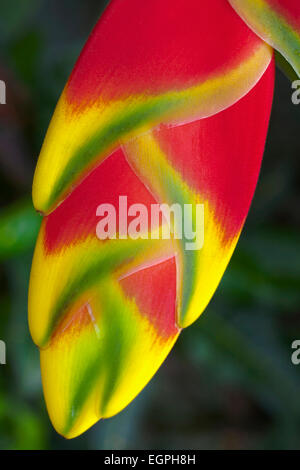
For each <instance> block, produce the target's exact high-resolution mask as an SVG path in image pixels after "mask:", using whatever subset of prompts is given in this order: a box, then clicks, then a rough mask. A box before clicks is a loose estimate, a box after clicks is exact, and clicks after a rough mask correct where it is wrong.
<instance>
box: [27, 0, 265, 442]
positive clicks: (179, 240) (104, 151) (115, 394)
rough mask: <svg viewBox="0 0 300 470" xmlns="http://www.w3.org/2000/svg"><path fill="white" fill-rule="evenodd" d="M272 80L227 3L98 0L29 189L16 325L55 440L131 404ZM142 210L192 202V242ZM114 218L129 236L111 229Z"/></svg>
mask: <svg viewBox="0 0 300 470" xmlns="http://www.w3.org/2000/svg"><path fill="white" fill-rule="evenodd" d="M273 87H274V60H273V58H272V49H271V48H270V46H269V45H267V44H266V43H265V42H264V41H263V40H262V39H260V38H259V37H258V36H257V35H256V34H255V33H253V32H252V30H251V29H250V28H249V27H248V26H247V25H246V24H245V22H244V21H243V20H242V19H241V18H240V17H239V16H238V15H237V14H236V12H235V11H234V10H233V9H232V7H231V6H230V4H229V3H228V1H227V0H210V2H204V1H200V0H189V2H188V6H187V2H186V1H185V0H149V1H147V2H141V1H140V0H112V1H111V3H110V5H109V7H108V8H107V9H106V11H105V13H104V14H103V16H102V17H101V19H100V20H99V22H98V23H97V25H96V27H95V29H94V31H93V33H92V35H91V37H90V39H89V40H88V42H87V44H86V46H85V48H84V49H83V52H82V54H81V56H80V58H79V60H78V62H77V64H76V66H75V68H74V70H73V73H72V74H71V77H70V79H69V81H68V83H67V85H66V87H65V89H64V91H63V94H62V96H61V98H60V101H59V103H58V105H57V108H56V110H55V113H54V116H53V119H52V122H51V124H50V127H49V130H48V133H47V136H46V139H45V142H44V145H43V148H42V152H41V155H40V158H39V161H38V165H37V169H36V173H35V177H34V184H33V200H34V205H35V208H36V209H37V210H38V211H40V212H41V213H43V214H44V215H45V217H44V219H43V222H42V226H41V230H40V233H39V237H38V240H37V244H36V249H35V254H34V259H33V265H32V272H31V280H30V289H29V324H30V330H31V334H32V337H33V340H34V341H35V343H36V344H37V345H38V347H39V348H40V352H41V372H42V381H43V388H44V394H45V398H46V404H47V408H48V411H49V415H50V418H51V420H52V422H53V425H54V427H55V428H56V429H57V431H58V432H59V433H61V434H62V435H64V436H65V437H68V438H72V437H75V436H77V435H79V434H81V433H82V432H84V431H85V430H86V429H88V428H89V427H90V426H92V425H93V424H94V423H95V422H96V421H98V420H99V419H100V418H107V417H110V416H112V415H114V414H116V413H118V412H119V411H120V410H122V409H123V408H124V407H125V406H126V405H127V404H128V403H130V402H131V401H132V400H133V399H134V397H135V396H136V395H137V394H138V393H139V392H140V391H141V390H142V389H143V387H144V386H145V385H146V384H147V382H148V381H149V380H150V379H151V377H152V376H153V375H154V374H155V372H156V371H157V369H158V368H159V366H160V365H161V363H162V362H163V361H164V359H165V358H166V356H167V355H168V353H169V351H170V350H171V348H172V347H173V345H174V343H175V341H176V339H177V338H178V335H179V334H180V332H181V330H182V329H183V328H185V327H187V326H188V325H190V324H191V323H193V322H194V321H195V320H196V319H197V318H198V317H199V315H200V314H201V313H202V312H203V310H204V309H205V307H206V306H207V304H208V302H209V301H210V299H211V297H212V295H213V294H214V291H215V290H216V288H217V286H218V284H219V282H220V279H221V278H222V275H223V273H224V271H225V269H226V266H227V264H228V262H229V260H230V257H231V255H232V253H233V251H234V248H235V246H236V243H237V241H238V238H239V235H240V233H241V230H242V227H243V224H244V222H245V219H246V216H247V213H248V210H249V207H250V204H251V200H252V197H253V194H254V190H255V186H256V183H257V179H258V175H259V170H260V165H261V159H262V155H263V150H264V145H265V139H266V135H267V129H268V123H269V117H270V111H271V105H272V97H273ZM157 204H165V205H168V207H174V205H176V207H183V206H184V207H192V208H195V207H198V206H200V205H202V206H203V207H204V218H203V217H200V218H199V220H200V223H199V224H198V223H197V217H196V229H197V230H198V231H199V230H200V229H201V227H200V225H201V226H202V228H204V244H203V246H202V245H201V247H198V248H199V249H189V248H188V247H187V246H188V245H187V244H188V243H189V242H190V237H189V236H188V235H187V234H186V232H185V231H184V233H182V234H181V235H182V237H180V236H177V235H178V234H179V231H180V230H179V228H180V227H179V226H178V224H177V222H178V220H177V221H174V220H172V221H168V220H167V218H166V216H165V214H163V215H162V217H160V218H159V219H157V220H156V221H155V223H153V220H152V219H151V220H150V215H149V214H152V208H153V206H155V205H157ZM103 205H105V206H104V207H106V211H107V212H109V208H113V213H114V216H115V220H114V221H112V225H111V227H112V229H111V232H110V237H108V238H107V239H101V237H99V236H98V231H97V230H98V227H99V223H100V224H102V222H101V220H102V219H100V217H99V216H100V215H101V216H104V213H103V212H101V211H100V212H99V207H100V206H101V207H103ZM143 208H144V209H145V211H146V214H147V224H146V225H145V226H143V227H141V222H140V220H141V219H139V217H138V216H137V214H138V212H141V211H142V209H143ZM127 209H128V210H127ZM193 210H194V209H193ZM130 211H131V212H130ZM194 215H195V214H194V213H190V214H189V216H188V219H189V221H190V222H193V221H194ZM196 215H197V214H196ZM202 215H203V214H202ZM137 219H138V220H139V222H137ZM99 221H100V222H99ZM128 221H129V224H130V223H133V224H135V227H136V229H137V227H138V225H140V227H139V229H140V236H138V237H131V238H130V237H126V235H128V234H127V225H126V224H127V223H128ZM107 224H108V225H109V226H110V223H109V222H107ZM170 224H171V226H172V227H171V228H172V230H171V236H170V237H169V238H167V237H166V238H163V237H161V236H160V235H161V233H162V232H163V230H164V229H165V228H166V227H168V226H169V225H170ZM124 227H125V229H124ZM124 230H125V232H124ZM197 230H196V231H197ZM137 231H138V230H137ZM124 235H125V236H124ZM200 248H201V249H200Z"/></svg>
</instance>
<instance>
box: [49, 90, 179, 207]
mask: <svg viewBox="0 0 300 470" xmlns="http://www.w3.org/2000/svg"><path fill="white" fill-rule="evenodd" d="M184 102H185V97H178V96H176V95H175V96H174V98H172V99H171V98H170V96H168V97H154V98H153V99H151V100H150V101H149V102H147V103H146V104H145V103H142V104H138V105H136V106H132V107H131V109H130V108H129V109H128V111H126V112H124V113H123V114H121V116H116V118H115V119H114V120H112V121H111V122H108V123H107V125H106V126H105V127H101V128H100V129H99V130H98V131H97V132H96V133H95V134H94V135H93V136H92V137H91V138H90V139H89V140H88V141H87V142H86V143H84V144H83V145H82V146H81V147H79V149H78V150H77V151H76V152H75V153H74V154H73V155H72V157H71V159H70V161H69V162H68V164H67V166H66V167H65V169H64V171H63V173H62V175H61V176H60V177H59V179H58V180H57V182H56V184H55V186H54V188H53V191H52V196H51V199H50V200H49V203H48V209H50V208H51V207H53V206H54V205H55V202H56V201H57V199H59V197H60V196H61V195H62V194H63V193H64V192H65V191H66V188H68V186H69V185H70V184H71V182H72V181H73V180H74V179H77V178H78V175H80V173H81V172H82V171H83V170H84V169H85V168H86V167H89V166H91V165H92V164H93V163H94V162H95V160H96V159H97V158H99V156H100V155H101V154H104V153H105V151H108V150H110V149H111V147H112V146H113V144H115V145H116V144H117V143H119V141H120V140H121V139H123V138H125V137H126V136H127V135H128V134H129V133H130V132H132V131H134V130H135V129H137V128H139V127H142V126H143V125H145V124H147V123H149V125H150V126H153V125H154V124H155V121H156V120H158V119H159V118H161V117H162V116H163V115H164V114H167V113H168V112H170V111H171V110H173V109H174V108H176V107H178V106H179V105H180V104H184ZM76 177H77V178H76Z"/></svg>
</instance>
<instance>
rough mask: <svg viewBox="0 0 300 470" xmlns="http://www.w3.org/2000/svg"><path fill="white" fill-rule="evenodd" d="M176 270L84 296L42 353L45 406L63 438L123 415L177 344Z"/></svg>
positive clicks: (172, 266) (166, 266)
mask: <svg viewBox="0 0 300 470" xmlns="http://www.w3.org/2000/svg"><path fill="white" fill-rule="evenodd" d="M175 311H176V262H175V259H174V258H170V259H168V260H164V261H161V262H160V263H158V264H157V265H153V266H151V267H148V268H145V269H142V270H140V271H138V272H136V273H135V274H132V275H129V276H128V277H125V278H123V279H121V280H119V281H118V282H116V281H110V280H104V281H103V282H99V284H98V285H97V286H94V287H93V288H92V289H90V290H88V291H86V292H84V294H82V296H81V297H80V299H79V300H78V301H77V302H75V303H74V305H73V306H72V308H71V309H70V311H69V312H67V314H66V315H65V317H64V320H63V322H62V323H61V325H60V326H59V328H58V329H57V330H56V332H55V334H54V335H53V338H52V340H51V344H50V346H49V347H48V348H46V349H44V350H42V351H41V369H42V379H43V386H44V390H45V397H46V403H47V407H48V410H49V414H50V417H51V419H52V422H53V424H54V426H55V428H56V429H57V430H58V432H60V433H61V434H63V435H64V436H66V437H68V438H72V437H75V436H77V435H78V434H81V433H82V432H84V431H85V430H86V429H87V428H89V427H90V426H92V425H93V424H94V423H95V422H96V421H98V420H99V419H100V418H107V417H109V416H112V415H114V414H116V413H118V412H119V411H121V410H122V409H123V408H124V407H125V406H126V405H127V404H128V403H130V402H131V401H132V400H133V398H135V396H136V395H137V394H138V393H139V392H140V390H141V389H142V388H143V387H144V386H145V384H146V383H147V382H148V381H149V380H150V379H151V377H152V376H153V374H154V373H155V372H156V370H157V369H158V368H159V366H160V365H161V363H162V362H163V360H164V359H165V357H166V355H167V354H168V353H169V351H170V349H171V348H172V346H173V345H174V342H175V341H176V339H177V337H178V334H179V329H178V328H177V327H176V326H175Z"/></svg>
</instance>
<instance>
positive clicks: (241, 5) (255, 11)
mask: <svg viewBox="0 0 300 470" xmlns="http://www.w3.org/2000/svg"><path fill="white" fill-rule="evenodd" d="M229 1H230V3H231V4H232V6H233V7H234V8H235V9H236V11H237V12H238V13H239V14H240V15H241V17H242V18H243V19H245V21H246V22H247V23H248V21H249V22H250V27H251V23H252V27H253V29H254V30H255V32H256V33H258V34H260V35H262V36H263V33H264V32H268V33H269V34H268V36H269V38H270V39H271V41H272V44H271V45H272V46H273V47H275V48H276V49H278V50H279V51H280V52H281V53H282V55H283V56H284V57H285V58H286V59H287V60H288V62H290V63H291V64H292V66H293V67H294V69H295V71H296V72H297V74H298V76H299V77H300V32H297V31H296V30H294V29H293V26H292V25H291V24H289V22H288V20H287V19H286V18H285V17H283V16H282V15H280V13H278V12H277V11H276V10H275V9H273V8H272V7H270V5H269V4H268V3H266V2H265V1H264V0H246V1H240V0H229ZM297 1H298V0H297ZM248 12H249V13H248ZM256 28H257V30H256ZM263 39H264V40H266V41H267V40H268V38H266V37H265V38H263Z"/></svg>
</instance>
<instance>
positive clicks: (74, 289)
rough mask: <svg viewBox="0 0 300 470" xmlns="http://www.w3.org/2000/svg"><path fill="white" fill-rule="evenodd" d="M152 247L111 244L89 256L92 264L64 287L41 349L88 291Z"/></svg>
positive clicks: (142, 243) (137, 243)
mask: <svg viewBox="0 0 300 470" xmlns="http://www.w3.org/2000/svg"><path fill="white" fill-rule="evenodd" d="M99 243H100V242H99ZM150 245H151V243H150ZM150 245H149V240H141V239H139V240H116V241H112V240H109V241H107V242H106V243H105V244H104V245H102V246H99V247H98V249H95V250H93V251H92V252H91V253H89V258H90V260H91V261H90V263H87V266H86V267H85V269H82V263H81V264H80V263H79V264H77V265H76V266H74V273H73V276H72V279H70V280H69V282H68V285H67V286H64V287H65V288H64V289H63V290H62V292H61V294H60V295H59V297H58V299H57V301H56V303H55V305H54V307H53V311H52V314H51V320H50V321H49V324H48V326H47V329H46V332H45V334H44V337H43V340H42V341H41V343H40V344H39V346H40V347H42V348H43V347H46V346H47V344H48V342H49V340H50V338H51V336H52V334H53V332H54V331H55V329H56V327H57V326H58V324H59V322H60V321H61V319H62V318H63V316H64V314H65V313H66V311H67V310H68V309H69V308H70V307H71V305H72V303H74V302H75V301H76V300H77V299H78V298H79V297H80V295H81V294H82V293H83V292H84V291H85V290H87V289H88V288H90V287H92V286H93V285H94V284H96V283H98V282H100V281H101V280H103V278H104V277H105V276H109V275H111V274H112V272H113V271H114V270H116V269H117V268H119V267H121V265H122V264H123V263H125V262H127V263H129V262H130V261H131V260H132V259H133V258H134V257H135V256H137V255H138V254H139V253H141V252H142V251H143V250H145V249H147V248H149V247H150ZM76 268H78V270H76Z"/></svg>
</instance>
